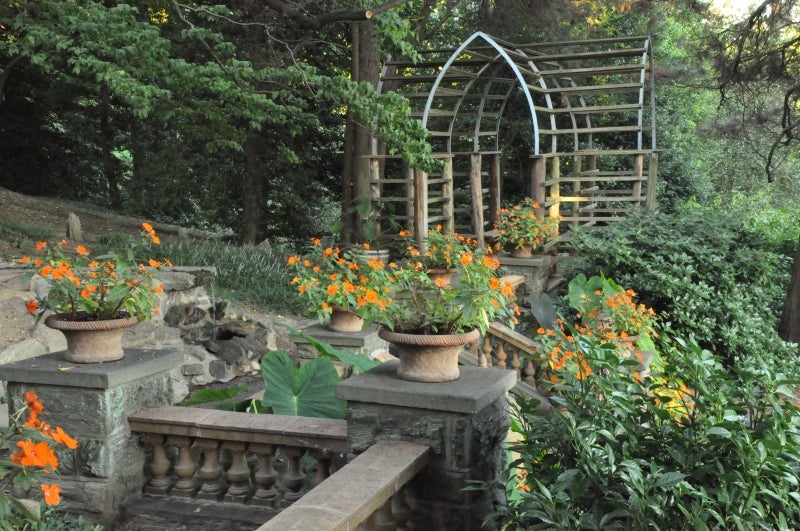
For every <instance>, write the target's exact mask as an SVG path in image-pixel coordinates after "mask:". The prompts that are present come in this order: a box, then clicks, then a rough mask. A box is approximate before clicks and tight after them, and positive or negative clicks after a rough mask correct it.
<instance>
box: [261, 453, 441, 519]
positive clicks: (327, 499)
mask: <svg viewBox="0 0 800 531" xmlns="http://www.w3.org/2000/svg"><path fill="white" fill-rule="evenodd" d="M429 453H430V447H429V446H427V445H424V444H418V443H413V442H408V441H389V440H384V441H379V442H377V443H375V444H374V445H373V446H371V447H370V448H369V449H368V450H367V451H365V452H364V453H362V454H360V455H358V456H357V457H356V458H355V459H354V460H353V461H351V462H350V463H348V464H347V465H346V466H344V467H343V468H342V469H341V470H339V471H337V472H336V474H334V475H333V476H331V477H330V478H329V479H327V480H326V481H325V482H323V483H322V484H320V485H319V486H318V487H316V488H315V489H314V490H312V491H310V492H309V493H308V494H307V495H306V496H304V497H303V498H302V499H301V500H300V501H298V502H297V503H295V504H294V505H292V506H291V507H289V508H287V509H285V510H284V511H282V512H281V513H280V514H279V515H277V516H276V517H274V518H273V519H271V520H270V521H269V522H267V523H266V524H264V525H263V526H261V527H259V528H258V529H257V530H256V531H307V530H309V529H325V530H349V529H362V530H364V531H370V530H378V529H407V528H406V524H407V523H408V521H409V519H410V517H411V509H410V507H409V506H408V504H407V503H406V499H405V485H406V484H407V483H408V482H409V481H410V480H411V479H412V478H414V477H415V476H416V475H417V474H418V473H419V472H420V471H421V470H422V469H423V468H424V467H425V466H426V465H427V464H428V460H429Z"/></svg>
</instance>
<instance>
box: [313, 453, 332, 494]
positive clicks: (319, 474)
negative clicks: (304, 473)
mask: <svg viewBox="0 0 800 531" xmlns="http://www.w3.org/2000/svg"><path fill="white" fill-rule="evenodd" d="M308 453H309V455H311V457H313V458H314V460H315V461H316V462H317V470H316V472H315V473H314V477H313V478H311V486H312V487H316V486H317V485H319V484H320V483H322V482H323V481H325V479H326V478H327V477H328V476H330V475H331V455H330V454H329V453H328V452H323V451H322V450H317V449H315V448H312V449H309V451H308Z"/></svg>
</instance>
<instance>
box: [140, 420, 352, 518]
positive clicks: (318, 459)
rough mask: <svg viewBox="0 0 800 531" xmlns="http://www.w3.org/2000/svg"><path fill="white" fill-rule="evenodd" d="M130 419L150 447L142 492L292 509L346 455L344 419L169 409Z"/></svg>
mask: <svg viewBox="0 0 800 531" xmlns="http://www.w3.org/2000/svg"><path fill="white" fill-rule="evenodd" d="M128 422H129V423H130V427H131V432H134V433H138V434H139V436H140V440H141V441H142V442H143V443H145V444H148V445H150V446H151V447H152V452H151V453H150V456H151V457H150V459H149V461H148V463H147V464H146V468H147V469H148V471H149V480H148V481H147V483H146V485H145V487H144V492H145V493H146V494H151V495H162V496H173V497H181V498H194V499H200V500H212V501H225V502H234V503H242V504H245V503H246V504H249V505H256V506H262V507H273V508H281V507H287V506H289V505H291V504H292V503H293V502H295V501H297V500H298V499H300V498H301V497H302V496H303V493H304V488H305V486H306V483H307V481H310V484H311V486H314V485H318V484H320V483H322V481H323V480H325V479H326V478H327V477H328V476H329V475H330V465H331V460H332V459H334V458H335V457H336V456H340V455H343V454H345V453H346V452H347V426H346V423H345V421H343V420H331V419H316V418H308V417H289V416H281V415H260V414H250V413H238V412H233V411H219V410H212V409H199V408H185V407H177V406H164V407H157V408H151V409H145V410H142V411H139V412H138V413H135V414H134V415H131V416H129V417H128ZM305 462H313V463H314V464H313V466H310V467H309V466H307V465H304V463H305ZM309 469H314V470H315V472H314V475H313V477H312V478H310V479H309V480H307V475H308V474H307V471H308V470H309Z"/></svg>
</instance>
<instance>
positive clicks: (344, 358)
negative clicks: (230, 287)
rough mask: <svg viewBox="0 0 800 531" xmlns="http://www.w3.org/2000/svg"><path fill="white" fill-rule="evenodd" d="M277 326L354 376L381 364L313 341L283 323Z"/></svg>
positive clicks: (305, 334) (301, 332) (313, 339)
mask: <svg viewBox="0 0 800 531" xmlns="http://www.w3.org/2000/svg"><path fill="white" fill-rule="evenodd" d="M277 324H278V325H279V326H282V327H283V328H286V329H287V330H289V331H290V332H291V333H292V334H294V335H296V336H297V337H299V338H300V339H302V340H304V341H307V342H308V343H309V344H310V345H311V346H312V347H313V348H314V350H316V351H317V354H319V355H320V356H322V357H323V358H328V359H332V360H336V361H340V362H342V363H344V364H345V365H348V366H350V367H352V369H353V373H354V374H359V373H362V372H366V371H368V370H370V369H372V368H374V367H377V366H378V365H380V364H381V362H380V361H377V360H374V359H372V358H370V357H369V356H365V355H363V354H353V353H352V352H348V351H346V350H341V349H338V348H334V347H333V346H332V345H330V344H329V343H326V342H325V341H320V340H318V339H315V338H314V337H312V336H310V335H308V334H307V333H305V332H303V331H302V330H298V329H297V328H294V327H292V326H289V325H287V324H283V323H277Z"/></svg>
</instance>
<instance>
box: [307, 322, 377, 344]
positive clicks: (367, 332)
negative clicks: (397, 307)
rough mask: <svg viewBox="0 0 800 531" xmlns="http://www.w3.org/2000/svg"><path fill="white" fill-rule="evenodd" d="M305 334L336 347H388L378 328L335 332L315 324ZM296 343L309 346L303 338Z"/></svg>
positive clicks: (371, 327)
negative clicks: (380, 336)
mask: <svg viewBox="0 0 800 531" xmlns="http://www.w3.org/2000/svg"><path fill="white" fill-rule="evenodd" d="M303 332H305V333H306V334H308V335H310V336H311V337H313V338H314V339H316V340H317V341H324V342H325V343H329V344H330V345H332V346H334V347H363V346H365V345H374V344H377V345H388V343H386V342H385V341H384V340H382V339H381V338H379V337H378V327H377V326H374V325H373V326H368V327H366V328H364V329H363V330H361V331H360V332H334V331H333V330H331V329H329V328H328V327H326V326H325V325H322V324H319V323H317V324H313V325H311V326H308V327H306V328H304V329H303ZM294 341H295V343H298V344H299V343H303V344H308V341H306V340H305V339H304V338H302V337H297V338H295V340H294Z"/></svg>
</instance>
